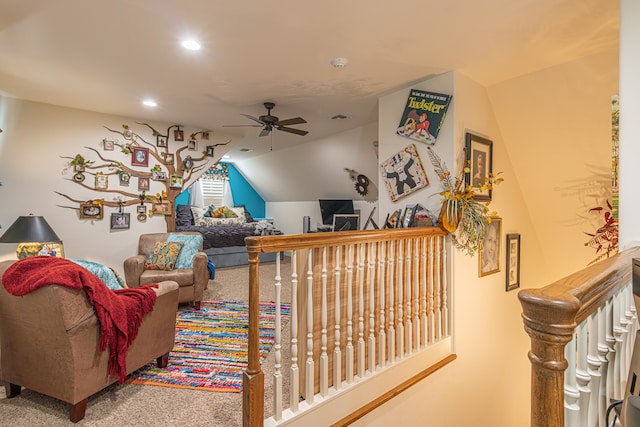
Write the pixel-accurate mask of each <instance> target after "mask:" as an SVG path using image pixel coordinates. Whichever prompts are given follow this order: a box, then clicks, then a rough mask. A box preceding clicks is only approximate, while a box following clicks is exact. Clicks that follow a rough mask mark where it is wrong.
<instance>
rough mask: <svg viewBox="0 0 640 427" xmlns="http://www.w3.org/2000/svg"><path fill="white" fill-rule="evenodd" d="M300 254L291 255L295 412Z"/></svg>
mask: <svg viewBox="0 0 640 427" xmlns="http://www.w3.org/2000/svg"><path fill="white" fill-rule="evenodd" d="M297 263H298V254H297V252H296V251H292V255H291V381H290V385H289V386H290V387H291V394H290V396H289V405H290V408H291V410H292V411H293V412H297V411H298V401H299V399H300V368H299V367H298V269H297Z"/></svg>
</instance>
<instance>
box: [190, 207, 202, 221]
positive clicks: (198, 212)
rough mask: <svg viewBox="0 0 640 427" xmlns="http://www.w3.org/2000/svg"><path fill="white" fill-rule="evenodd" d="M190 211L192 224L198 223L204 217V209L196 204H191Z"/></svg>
mask: <svg viewBox="0 0 640 427" xmlns="http://www.w3.org/2000/svg"><path fill="white" fill-rule="evenodd" d="M191 213H192V214H193V224H194V225H198V222H199V221H200V220H201V219H202V218H204V209H202V208H199V207H197V206H191Z"/></svg>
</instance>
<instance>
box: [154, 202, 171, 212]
mask: <svg viewBox="0 0 640 427" xmlns="http://www.w3.org/2000/svg"><path fill="white" fill-rule="evenodd" d="M153 213H154V214H158V215H171V202H162V203H154V204H153Z"/></svg>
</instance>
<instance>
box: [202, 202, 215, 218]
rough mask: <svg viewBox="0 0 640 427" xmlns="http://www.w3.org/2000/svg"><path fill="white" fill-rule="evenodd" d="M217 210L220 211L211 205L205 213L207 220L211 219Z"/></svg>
mask: <svg viewBox="0 0 640 427" xmlns="http://www.w3.org/2000/svg"><path fill="white" fill-rule="evenodd" d="M216 209H218V208H216V205H213V204H211V205H209V207H208V208H207V209H206V211H205V213H204V216H205V218H209V217H210V216H211V212H213V211H215V210H216Z"/></svg>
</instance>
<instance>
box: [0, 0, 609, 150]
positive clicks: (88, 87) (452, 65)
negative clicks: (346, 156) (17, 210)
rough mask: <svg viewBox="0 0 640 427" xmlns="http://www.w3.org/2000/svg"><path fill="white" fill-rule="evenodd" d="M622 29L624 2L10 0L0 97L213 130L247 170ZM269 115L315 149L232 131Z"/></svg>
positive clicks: (2, 14)
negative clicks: (422, 89) (340, 61)
mask: <svg viewBox="0 0 640 427" xmlns="http://www.w3.org/2000/svg"><path fill="white" fill-rule="evenodd" d="M618 14H619V4H618V1H615V0H614V1H603V0H482V1H473V0H439V1H430V0H399V1H389V0H321V1H317V2H310V1H301V0H273V1H270V2H267V1H238V0H236V1H230V0H226V1H225V0H183V1H178V0H134V1H132V0H110V1H91V0H56V1H51V0H19V1H18V0H0V94H3V95H7V96H11V97H16V98H22V99H27V100H33V101H39V102H44V103H50V104H56V105H62V106H67V107H74V108H79V109H83V110H90V111H98V112H103V113H109V114H116V115H122V116H125V117H131V118H132V120H133V119H143V120H147V121H151V122H169V123H176V124H182V125H186V126H188V127H189V128H196V129H203V130H213V132H214V133H213V143H217V142H225V141H226V140H227V139H229V138H230V139H232V141H233V142H232V144H230V146H231V152H230V153H231V154H232V156H233V157H235V158H239V155H240V154H239V153H238V152H237V150H238V149H239V148H243V147H250V148H255V151H254V152H253V153H251V155H256V154H261V153H264V152H266V151H267V150H269V148H270V145H271V144H272V145H273V149H274V150H277V149H281V148H284V147H287V146H289V145H291V144H300V143H303V142H309V141H312V140H314V139H316V138H320V137H324V136H328V135H331V134H334V133H337V132H341V131H344V130H347V129H349V128H352V127H356V126H360V125H362V124H365V123H370V122H373V121H375V120H376V119H377V97H378V96H379V95H381V94H384V93H385V92H387V91H391V90H394V89H397V88H399V87H403V86H406V85H409V84H410V83H411V82H413V81H419V80H423V79H425V78H426V77H428V76H430V75H433V74H438V73H442V72H446V71H449V70H458V71H460V72H462V73H464V74H466V75H467V76H469V77H471V78H472V79H474V80H476V81H477V82H479V83H481V84H483V85H485V86H487V87H490V86H491V85H493V84H496V83H499V82H502V81H505V80H508V79H511V78H514V77H516V76H520V75H523V74H527V73H530V72H533V71H537V70H541V69H544V68H547V67H551V66H554V65H557V64H560V63H564V62H567V61H570V60H574V59H577V58H581V57H584V56H587V55H591V54H594V53H597V52H600V51H602V50H604V49H610V48H612V47H615V46H617V44H618V21H619V16H618ZM188 37H193V38H197V39H198V40H199V41H200V42H201V44H202V50H200V51H199V52H191V51H186V50H184V49H183V48H182V47H181V46H180V42H181V41H182V40H183V39H185V38H188ZM336 57H344V58H347V59H348V63H347V65H346V66H345V67H344V68H341V69H335V68H333V67H332V66H331V64H330V61H331V60H332V59H333V58H336ZM145 98H153V99H155V100H156V101H157V102H158V104H159V106H158V107H157V108H156V109H154V110H150V109H148V108H146V107H143V106H142V105H141V101H142V100H143V99H145ZM264 101H273V102H275V103H276V107H275V109H274V110H273V111H272V114H273V115H276V116H278V117H280V118H281V119H288V118H291V117H296V116H302V117H303V118H305V119H306V120H307V122H308V123H307V124H302V125H295V126H291V127H295V128H299V129H304V130H307V131H309V134H308V135H307V136H297V135H292V134H288V133H285V132H272V139H271V138H270V137H264V138H258V137H257V136H258V134H259V131H260V129H258V128H254V127H246V128H244V127H242V128H225V127H223V125H238V124H251V123H252V122H251V121H250V120H248V119H246V118H244V117H242V116H241V115H240V114H241V113H245V114H249V115H252V116H256V117H257V116H259V115H262V114H265V112H266V111H265V110H264V107H263V102H264ZM337 114H344V115H347V116H349V117H350V119H349V120H342V121H338V120H331V117H332V116H335V115H337ZM232 160H233V158H232Z"/></svg>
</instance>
